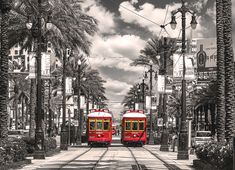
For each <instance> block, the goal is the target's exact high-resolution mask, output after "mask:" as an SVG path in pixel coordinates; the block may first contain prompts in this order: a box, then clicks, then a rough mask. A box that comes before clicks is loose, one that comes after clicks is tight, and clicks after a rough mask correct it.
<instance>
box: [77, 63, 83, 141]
mask: <svg viewBox="0 0 235 170" xmlns="http://www.w3.org/2000/svg"><path fill="white" fill-rule="evenodd" d="M77 64H78V76H77V83H78V86H77V93H78V99H77V109H78V111H77V114H78V115H77V119H78V121H79V124H78V131H77V132H78V134H77V136H78V138H77V141H76V143H77V145H81V144H82V116H81V115H82V113H81V106H80V88H81V64H82V61H81V60H80V59H79V60H78V61H77Z"/></svg>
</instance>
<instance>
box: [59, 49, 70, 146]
mask: <svg viewBox="0 0 235 170" xmlns="http://www.w3.org/2000/svg"><path fill="white" fill-rule="evenodd" d="M66 57H67V53H66V50H64V51H63V75H62V96H63V98H62V108H63V109H62V111H63V112H62V125H61V136H60V149H62V150H68V131H67V128H66V125H65V124H66V123H65V122H66V82H65V81H66V76H65V67H66Z"/></svg>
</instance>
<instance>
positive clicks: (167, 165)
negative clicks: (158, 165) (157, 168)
mask: <svg viewBox="0 0 235 170" xmlns="http://www.w3.org/2000/svg"><path fill="white" fill-rule="evenodd" d="M142 148H143V149H145V150H146V151H148V152H149V153H151V154H152V155H153V156H154V157H156V158H157V159H159V160H160V161H162V162H163V163H164V164H165V166H166V167H167V168H168V169H169V170H181V169H180V168H179V167H177V166H175V165H171V164H169V163H167V162H166V161H164V160H163V159H162V158H161V157H160V156H158V155H157V154H155V153H153V152H152V151H151V150H149V149H147V148H145V147H142Z"/></svg>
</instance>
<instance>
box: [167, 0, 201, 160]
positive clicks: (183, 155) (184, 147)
mask: <svg viewBox="0 0 235 170" xmlns="http://www.w3.org/2000/svg"><path fill="white" fill-rule="evenodd" d="M188 12H189V13H191V14H192V21H191V27H192V29H195V28H196V26H197V21H196V16H195V12H193V11H191V10H189V9H188V8H187V7H186V6H185V2H184V0H182V6H181V8H179V9H177V10H176V11H173V12H172V20H171V22H170V24H171V28H172V29H175V28H176V25H177V22H176V20H175V15H176V14H177V13H181V14H182V56H183V79H182V89H181V90H182V96H181V97H182V102H181V104H182V107H181V109H182V114H181V115H182V116H181V126H180V133H179V145H178V154H177V159H180V160H186V159H189V155H188V134H187V128H186V116H187V115H186V80H185V72H186V68H185V52H186V45H185V43H186V41H185V29H186V28H185V26H186V13H188Z"/></svg>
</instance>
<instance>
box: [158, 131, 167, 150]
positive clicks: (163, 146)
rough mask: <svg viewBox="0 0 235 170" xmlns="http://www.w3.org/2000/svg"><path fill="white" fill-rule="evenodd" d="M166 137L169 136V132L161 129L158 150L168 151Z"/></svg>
mask: <svg viewBox="0 0 235 170" xmlns="http://www.w3.org/2000/svg"><path fill="white" fill-rule="evenodd" d="M168 137H169V133H168V132H167V130H163V132H162V138H161V147H160V151H167V152H168V151H169V147H168Z"/></svg>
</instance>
